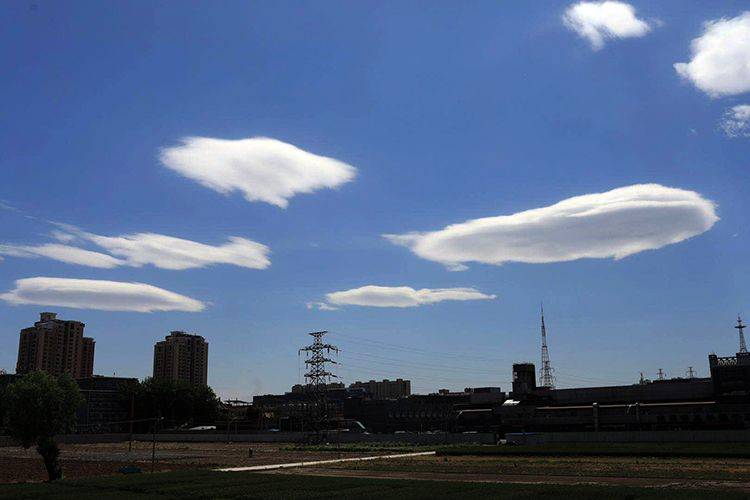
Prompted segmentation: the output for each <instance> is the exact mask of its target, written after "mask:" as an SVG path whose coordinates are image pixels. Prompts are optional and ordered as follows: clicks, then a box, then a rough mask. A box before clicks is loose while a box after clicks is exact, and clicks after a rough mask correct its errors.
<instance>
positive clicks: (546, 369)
mask: <svg viewBox="0 0 750 500" xmlns="http://www.w3.org/2000/svg"><path fill="white" fill-rule="evenodd" d="M541 313H542V368H541V372H542V373H541V380H540V385H541V386H542V387H547V388H549V389H554V388H555V378H554V377H553V376H552V367H550V365H549V351H548V350H547V328H546V327H545V326H544V304H541Z"/></svg>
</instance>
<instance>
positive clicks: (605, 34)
mask: <svg viewBox="0 0 750 500" xmlns="http://www.w3.org/2000/svg"><path fill="white" fill-rule="evenodd" d="M563 22H564V23H565V25H566V26H567V27H568V28H570V29H572V30H573V31H575V32H576V33H578V35H579V36H580V37H582V38H585V39H586V40H588V41H589V43H590V44H591V47H592V48H593V49H594V50H599V49H601V48H602V47H604V42H605V41H606V40H608V39H614V38H631V37H641V36H645V35H646V34H647V33H648V32H649V31H651V26H649V24H648V23H647V22H646V21H644V20H642V19H638V17H636V15H635V9H634V8H633V6H632V5H630V4H627V3H624V2H615V1H605V2H578V3H576V4H574V5H571V6H570V7H568V8H567V9H566V10H565V14H563Z"/></svg>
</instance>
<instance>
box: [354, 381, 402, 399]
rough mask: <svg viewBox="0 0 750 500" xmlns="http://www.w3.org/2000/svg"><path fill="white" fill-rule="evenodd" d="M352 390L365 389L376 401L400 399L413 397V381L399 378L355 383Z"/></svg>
mask: <svg viewBox="0 0 750 500" xmlns="http://www.w3.org/2000/svg"><path fill="white" fill-rule="evenodd" d="M349 388H351V389H364V390H366V391H367V392H369V393H370V394H371V395H372V397H373V398H374V399H398V398H403V397H406V396H409V395H411V381H410V380H403V379H400V378H397V379H396V380H388V379H383V380H382V381H377V380H370V381H369V382H359V381H357V382H354V383H353V384H351V385H350V386H349Z"/></svg>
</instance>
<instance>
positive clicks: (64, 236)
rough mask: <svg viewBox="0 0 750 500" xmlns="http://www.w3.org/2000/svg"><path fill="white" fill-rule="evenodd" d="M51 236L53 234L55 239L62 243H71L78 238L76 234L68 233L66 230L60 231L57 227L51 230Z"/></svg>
mask: <svg viewBox="0 0 750 500" xmlns="http://www.w3.org/2000/svg"><path fill="white" fill-rule="evenodd" d="M50 236H52V237H53V238H54V239H56V240H57V241H59V242H60V243H70V242H72V241H74V240H75V239H76V237H75V236H74V235H72V234H70V233H66V232H65V231H58V230H57V229H55V230H54V231H52V232H50Z"/></svg>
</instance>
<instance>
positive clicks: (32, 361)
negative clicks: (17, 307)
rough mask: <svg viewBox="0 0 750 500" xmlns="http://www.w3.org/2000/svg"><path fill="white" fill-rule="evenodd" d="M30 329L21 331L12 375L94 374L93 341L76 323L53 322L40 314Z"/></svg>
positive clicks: (48, 315) (54, 318)
mask: <svg viewBox="0 0 750 500" xmlns="http://www.w3.org/2000/svg"><path fill="white" fill-rule="evenodd" d="M39 316H40V317H39V321H37V322H36V323H34V326H32V327H29V328H24V329H23V330H21V335H20V339H19V342H18V361H17V363H16V373H17V374H24V373H29V372H34V371H44V372H47V373H49V374H50V375H54V376H60V375H62V374H63V373H67V374H69V375H71V376H72V377H74V378H88V377H91V376H92V375H93V373H94V345H95V342H94V339H92V338H91V337H84V336H83V329H84V327H85V326H86V325H85V324H83V323H81V322H80V321H69V320H61V319H57V314H55V313H51V312H43V313H41V314H40V315H39Z"/></svg>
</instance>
